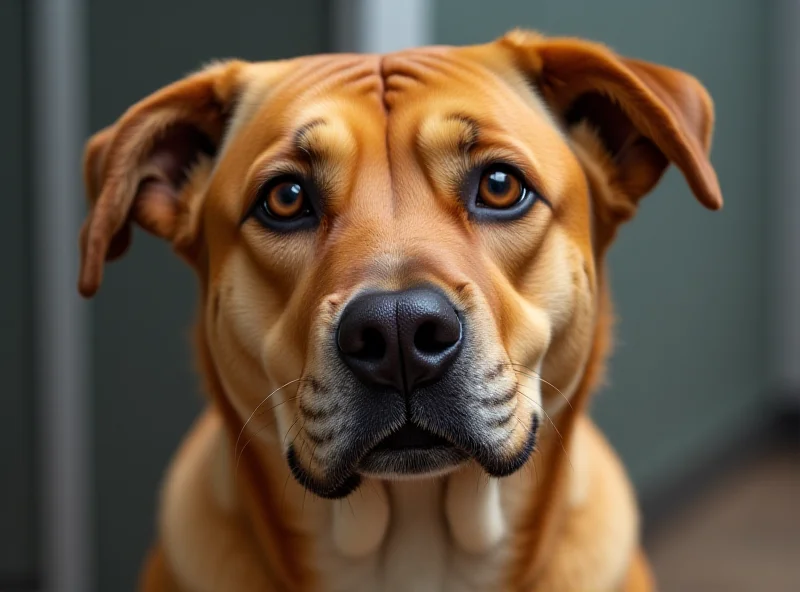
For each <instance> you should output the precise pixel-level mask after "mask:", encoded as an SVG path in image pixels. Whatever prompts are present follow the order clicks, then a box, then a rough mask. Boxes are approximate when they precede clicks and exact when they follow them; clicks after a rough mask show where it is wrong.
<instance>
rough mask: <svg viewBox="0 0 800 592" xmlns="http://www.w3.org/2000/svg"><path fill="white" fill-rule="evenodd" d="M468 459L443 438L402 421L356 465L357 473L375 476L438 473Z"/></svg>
mask: <svg viewBox="0 0 800 592" xmlns="http://www.w3.org/2000/svg"><path fill="white" fill-rule="evenodd" d="M467 457H468V455H467V453H466V452H464V451H461V450H459V449H458V448H457V447H456V446H454V445H453V444H452V443H450V442H449V441H448V440H446V439H445V438H442V437H441V436H439V435H437V434H434V433H433V432H430V431H428V430H426V429H425V428H422V427H420V426H418V425H416V424H414V423H411V422H406V423H405V424H404V425H403V426H402V427H401V428H400V429H399V430H396V431H394V432H392V433H391V434H389V435H388V436H386V437H385V438H384V439H383V440H381V441H380V442H378V443H377V444H376V445H375V446H374V447H373V448H372V450H370V451H369V452H368V453H367V454H366V455H365V456H364V457H363V458H362V459H361V462H360V463H359V467H358V469H359V473H362V474H364V475H371V476H376V477H395V478H398V477H404V476H422V475H431V474H439V473H442V472H446V471H449V470H451V469H453V468H455V467H456V466H458V465H459V464H461V463H462V462H463V461H464V460H466V459H467Z"/></svg>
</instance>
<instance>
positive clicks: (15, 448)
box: [0, 0, 36, 589]
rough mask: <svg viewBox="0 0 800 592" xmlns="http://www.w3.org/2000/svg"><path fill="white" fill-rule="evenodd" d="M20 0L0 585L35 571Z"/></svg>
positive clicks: (13, 65) (7, 120) (12, 14)
mask: <svg viewBox="0 0 800 592" xmlns="http://www.w3.org/2000/svg"><path fill="white" fill-rule="evenodd" d="M24 25H25V23H24V14H23V0H3V1H2V2H0V71H2V73H3V81H4V85H3V90H2V92H0V129H2V130H3V141H2V142H0V187H2V188H3V196H2V202H3V215H2V216H0V253H3V272H2V277H3V286H2V289H0V377H2V385H3V386H2V389H3V392H2V394H1V395H0V401H2V412H0V451H2V454H0V483H2V485H0V533H2V534H3V536H2V537H0V589H3V588H5V587H8V588H11V587H12V585H13V584H22V583H24V582H26V581H30V580H31V579H32V578H33V574H34V572H35V567H36V547H35V544H36V538H35V536H34V533H35V529H36V522H35V509H36V495H35V488H34V485H35V483H34V481H35V479H34V475H35V468H36V464H35V458H34V446H33V444H34V432H33V410H34V407H33V405H34V395H33V388H32V379H33V373H32V363H33V358H32V353H33V351H32V347H33V343H32V339H31V333H32V331H31V277H30V273H29V264H30V244H29V237H28V233H27V227H28V224H29V219H30V217H29V213H30V199H29V195H28V191H27V186H26V174H25V165H26V158H25V156H26V154H25V152H26V149H27V148H28V144H27V142H26V140H25V137H26V136H25V134H26V132H27V129H26V121H25V116H26V115H27V113H26V111H25V108H24V105H25V98H26V93H25V83H26V79H25V77H24V66H25V62H24V56H25V49H26V48H25V39H24V36H23V33H24V29H25V27H24Z"/></svg>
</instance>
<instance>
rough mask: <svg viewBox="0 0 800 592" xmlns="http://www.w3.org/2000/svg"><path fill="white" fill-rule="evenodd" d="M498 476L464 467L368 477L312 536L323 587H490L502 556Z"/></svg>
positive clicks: (475, 591)
mask: <svg viewBox="0 0 800 592" xmlns="http://www.w3.org/2000/svg"><path fill="white" fill-rule="evenodd" d="M502 508H503V503H502V500H501V492H500V482H499V481H497V480H490V481H488V482H487V480H486V477H485V476H480V475H479V474H477V473H476V472H475V471H472V470H469V469H468V470H463V471H460V472H459V473H456V474H454V475H450V476H448V477H439V478H435V479H425V480H413V481H393V482H390V483H388V482H371V483H367V484H365V485H364V486H362V488H361V490H360V491H359V492H356V493H355V494H354V495H352V496H351V498H350V499H349V500H344V501H338V502H333V504H331V514H329V516H328V519H329V520H330V521H329V524H330V530H329V534H328V535H327V536H323V537H320V538H318V546H317V553H318V562H317V565H319V566H320V568H321V574H320V575H321V578H320V579H321V581H322V582H323V586H324V589H325V590H326V592H375V591H385V592H409V591H414V592H483V591H490V590H497V589H498V587H499V585H500V582H499V578H500V573H501V570H500V568H501V566H502V563H503V559H504V558H505V556H506V553H505V552H506V545H505V544H504V543H505V539H506V532H507V528H506V517H505V516H504V514H503V511H502Z"/></svg>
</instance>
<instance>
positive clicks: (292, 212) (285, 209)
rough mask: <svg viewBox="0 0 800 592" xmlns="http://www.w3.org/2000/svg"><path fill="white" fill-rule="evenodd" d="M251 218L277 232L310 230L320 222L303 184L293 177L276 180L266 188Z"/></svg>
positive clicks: (260, 193)
mask: <svg viewBox="0 0 800 592" xmlns="http://www.w3.org/2000/svg"><path fill="white" fill-rule="evenodd" d="M252 216H253V217H254V218H256V220H258V221H259V222H260V223H261V224H262V225H264V226H266V227H267V228H269V229H271V230H276V231H290V230H299V229H302V228H310V227H312V226H313V225H314V224H315V223H316V220H317V218H316V216H315V215H314V209H313V208H312V206H311V200H309V198H308V192H307V191H306V189H305V187H304V185H303V183H302V182H301V181H300V180H298V179H296V178H293V177H283V178H279V179H275V180H273V181H271V182H269V183H267V184H266V185H264V187H263V188H262V189H261V191H260V192H259V195H258V200H257V201H256V203H255V206H254V208H253V210H252Z"/></svg>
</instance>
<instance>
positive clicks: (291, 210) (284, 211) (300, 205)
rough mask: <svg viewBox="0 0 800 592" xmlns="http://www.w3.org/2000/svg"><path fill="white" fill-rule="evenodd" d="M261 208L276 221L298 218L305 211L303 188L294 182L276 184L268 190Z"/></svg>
mask: <svg viewBox="0 0 800 592" xmlns="http://www.w3.org/2000/svg"><path fill="white" fill-rule="evenodd" d="M261 207H262V208H264V209H265V210H266V213H267V214H268V215H269V216H272V217H273V218H277V219H283V220H286V219H289V218H294V217H296V216H299V215H300V214H302V213H303V212H305V210H306V196H305V191H303V186H302V185H300V183H297V182H295V181H284V182H282V183H278V184H277V185H275V186H274V187H272V188H271V189H270V190H269V193H268V194H267V196H266V197H265V198H264V201H263V202H262V206H261Z"/></svg>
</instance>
